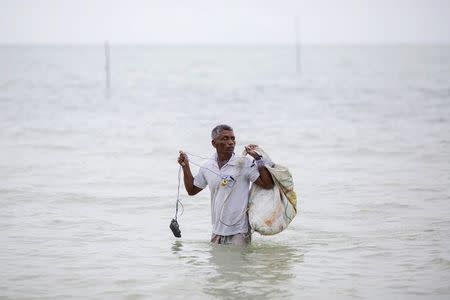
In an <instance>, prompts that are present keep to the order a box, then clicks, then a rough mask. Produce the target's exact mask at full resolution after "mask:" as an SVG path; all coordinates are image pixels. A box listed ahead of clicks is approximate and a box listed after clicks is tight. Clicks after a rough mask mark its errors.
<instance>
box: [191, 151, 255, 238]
mask: <svg viewBox="0 0 450 300" xmlns="http://www.w3.org/2000/svg"><path fill="white" fill-rule="evenodd" d="M258 177H259V171H258V167H257V166H256V164H254V163H253V160H251V159H249V158H247V157H238V156H235V155H234V154H233V156H232V157H231V158H230V160H229V161H228V162H227V163H226V164H225V165H224V166H223V167H222V168H221V169H219V166H218V164H217V153H216V154H214V155H213V156H212V157H211V159H209V160H207V161H205V162H204V163H203V164H202V167H201V168H200V170H199V171H198V173H197V175H196V176H195V177H194V185H195V186H197V187H199V188H202V189H204V188H205V187H206V186H208V187H209V190H210V192H211V221H212V232H213V233H214V234H219V235H233V234H237V233H246V232H248V217H247V213H246V210H247V206H248V196H249V188H250V183H252V182H254V181H255V180H256V179H258Z"/></svg>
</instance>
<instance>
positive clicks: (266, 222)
mask: <svg viewBox="0 0 450 300" xmlns="http://www.w3.org/2000/svg"><path fill="white" fill-rule="evenodd" d="M256 152H258V153H259V154H260V155H262V156H263V160H264V163H265V167H266V168H267V170H269V172H270V174H271V175H272V178H273V181H274V182H275V185H274V187H273V188H272V189H263V188H262V187H260V186H258V185H256V184H253V185H252V187H251V189H250V197H249V209H248V218H249V222H250V227H251V228H252V229H253V230H254V231H257V232H259V233H260V234H262V235H273V234H277V233H279V232H281V231H283V230H284V229H286V227H287V226H288V225H289V223H291V221H292V219H294V217H295V215H296V214H297V195H296V193H295V191H294V183H293V180H292V175H291V173H290V172H289V170H288V169H287V168H286V167H284V166H281V165H278V164H274V163H273V162H272V161H271V160H270V158H269V156H268V155H267V153H265V152H264V151H263V150H262V149H261V148H260V147H258V148H256Z"/></svg>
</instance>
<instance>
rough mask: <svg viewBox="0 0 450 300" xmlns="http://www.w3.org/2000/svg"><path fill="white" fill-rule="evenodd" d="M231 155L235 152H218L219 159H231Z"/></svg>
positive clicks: (221, 160)
mask: <svg viewBox="0 0 450 300" xmlns="http://www.w3.org/2000/svg"><path fill="white" fill-rule="evenodd" d="M231 156H233V153H217V161H220V162H224V161H229V160H230V158H231Z"/></svg>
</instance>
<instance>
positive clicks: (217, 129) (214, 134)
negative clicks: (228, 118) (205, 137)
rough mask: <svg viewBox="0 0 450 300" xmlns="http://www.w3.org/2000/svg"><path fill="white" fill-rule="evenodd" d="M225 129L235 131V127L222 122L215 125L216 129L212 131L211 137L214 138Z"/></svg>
mask: <svg viewBox="0 0 450 300" xmlns="http://www.w3.org/2000/svg"><path fill="white" fill-rule="evenodd" d="M224 130H229V131H233V128H231V126H228V125H226V124H220V125H217V126H216V127H214V129H213V130H212V131H211V138H212V139H213V140H214V139H215V138H216V137H218V136H219V135H220V133H221V132H222V131H224Z"/></svg>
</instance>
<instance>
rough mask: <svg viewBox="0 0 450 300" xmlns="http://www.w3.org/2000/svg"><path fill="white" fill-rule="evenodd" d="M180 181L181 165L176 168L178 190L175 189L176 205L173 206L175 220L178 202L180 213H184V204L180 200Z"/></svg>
mask: <svg viewBox="0 0 450 300" xmlns="http://www.w3.org/2000/svg"><path fill="white" fill-rule="evenodd" d="M180 182H181V166H180V168H178V191H177V202H176V206H175V217H174V219H175V221H176V220H177V217H178V204H180V205H181V208H182V209H183V210H182V211H181V215H183V213H184V206H183V203H181V200H180Z"/></svg>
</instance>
